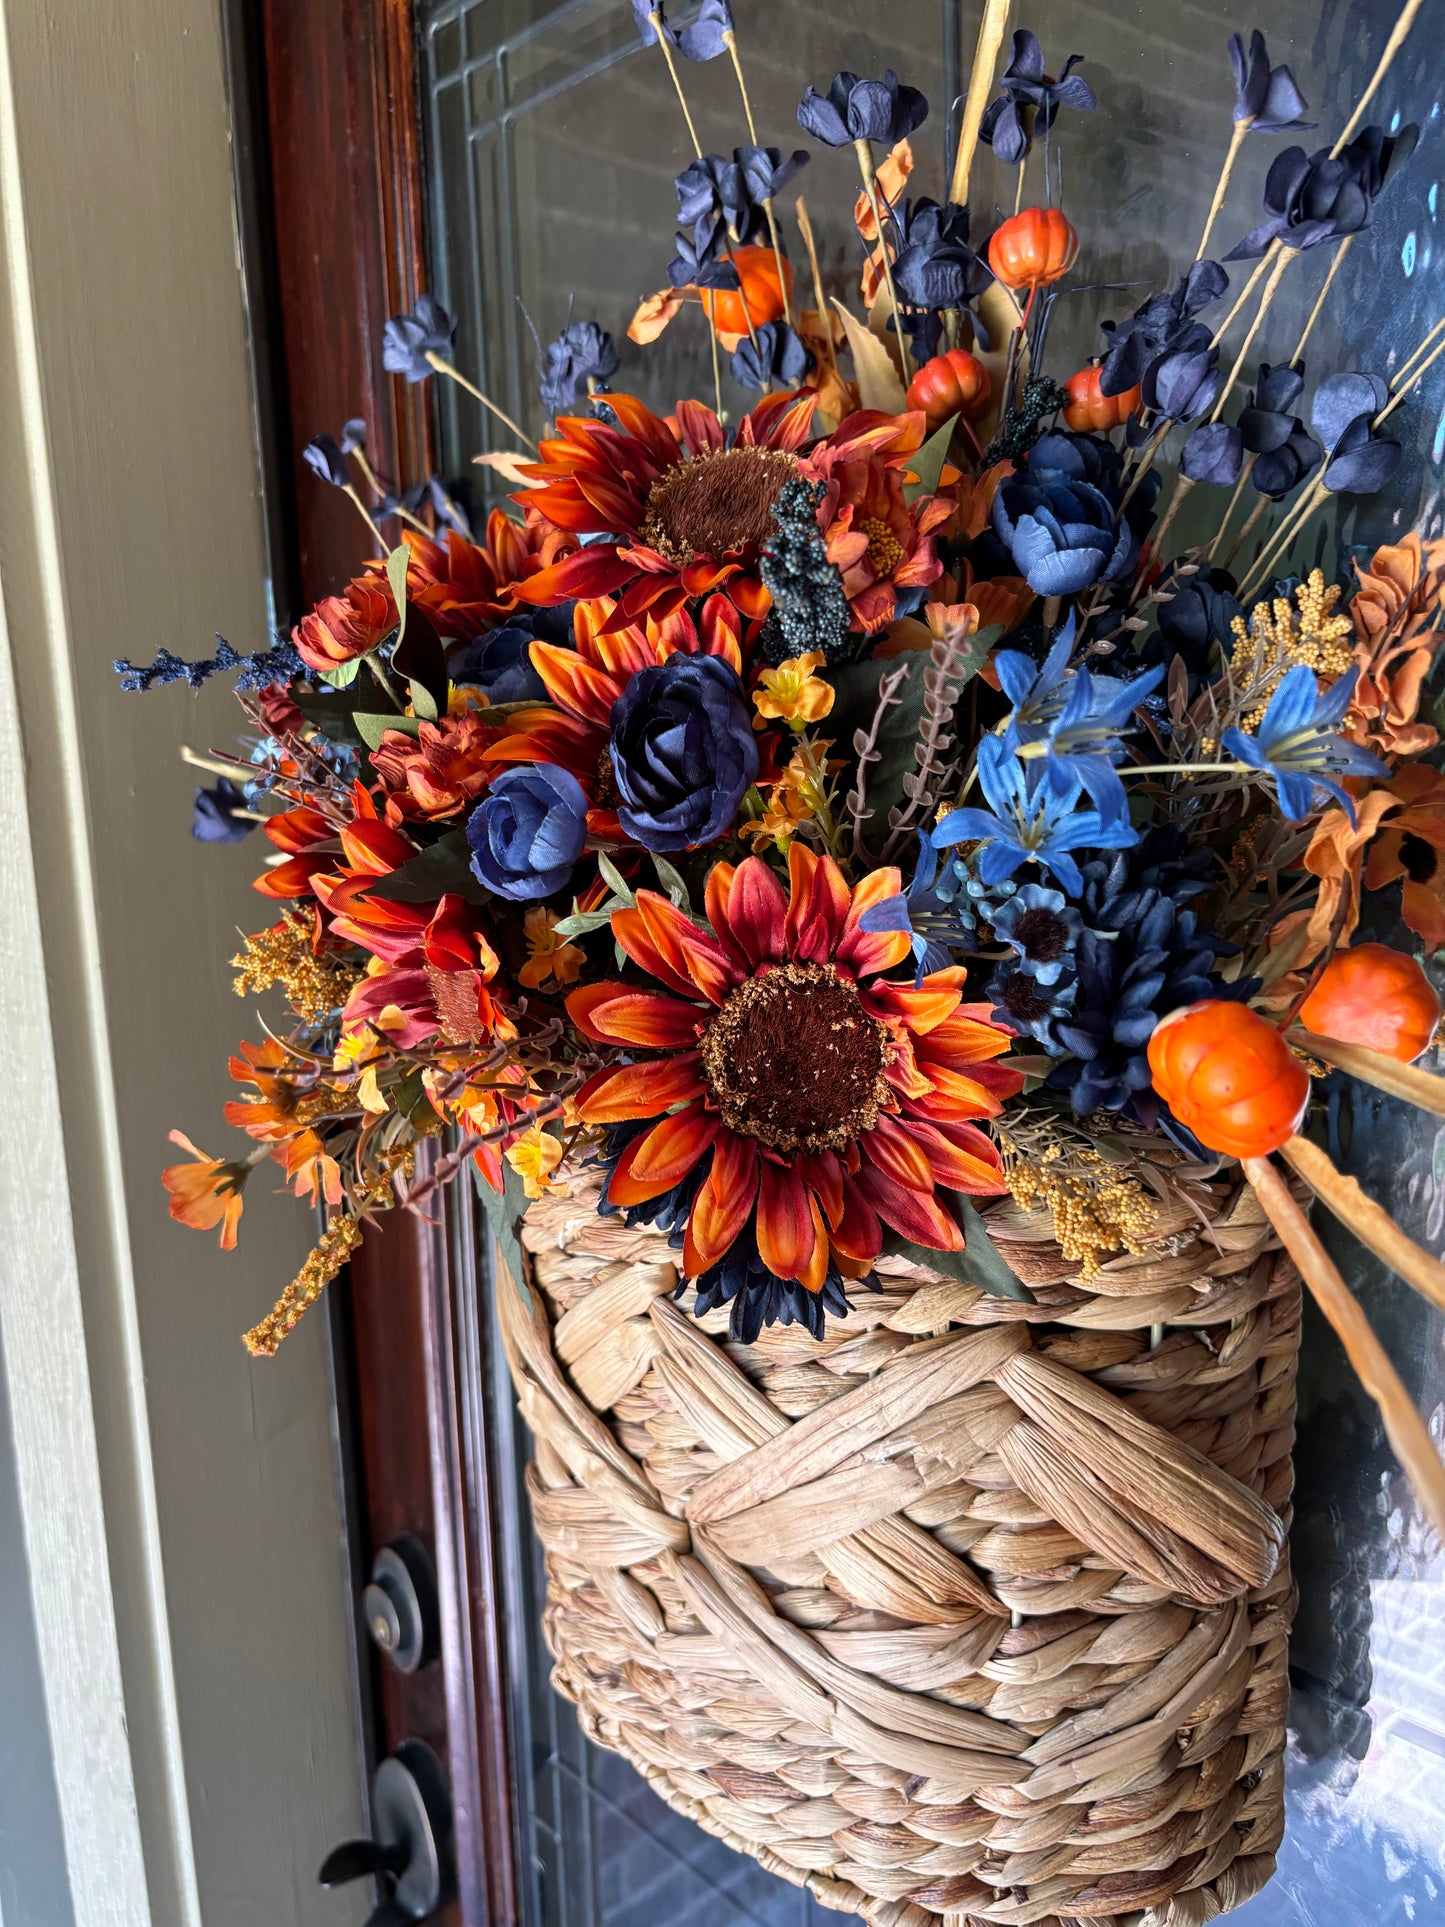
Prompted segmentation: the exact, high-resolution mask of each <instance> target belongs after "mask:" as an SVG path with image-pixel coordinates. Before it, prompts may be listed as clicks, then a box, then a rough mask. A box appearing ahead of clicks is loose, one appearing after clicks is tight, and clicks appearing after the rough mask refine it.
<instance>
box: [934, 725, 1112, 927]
mask: <svg viewBox="0 0 1445 1927" xmlns="http://www.w3.org/2000/svg"><path fill="white" fill-rule="evenodd" d="M978 781H979V787H980V788H981V789H982V791H983V794H984V797H985V799H986V801H987V802H988V804H989V805H990V807H989V809H987V810H979V809H970V808H967V807H965V808H962V809H956V810H950V811H949V812H948V814H947V815H946V816H944V817H943V818H942V819H941V820H940V821H939V822H938V823H936V824H935V825H934V827H933V829H932V831H931V833H930V834H931V836H932V840H933V843H934V845H935V847H936V848H938V849H947V848H949V847H951V846H952V845H953V844H955V843H973V842H978V843H982V844H983V845H984V848H983V849H982V850H981V851H980V853H979V857H978V875H979V879H980V881H981V882H983V883H986V884H987V883H997V882H1001V881H1002V879H1003V878H1004V877H1009V876H1012V875H1013V873H1014V871H1015V870H1017V869H1018V868H1019V867H1020V865H1022V864H1024V863H1029V862H1033V863H1039V864H1042V866H1043V867H1044V868H1045V869H1046V870H1048V871H1050V872H1051V873H1052V875H1053V876H1055V877H1056V878H1057V879H1058V881H1059V883H1060V884H1062V886H1063V888H1064V889H1065V890H1066V891H1067V892H1068V894H1069V895H1070V896H1076V895H1077V894H1078V892H1079V890H1080V888H1081V887H1082V878H1081V877H1080V875H1079V866H1078V864H1077V863H1076V862H1075V861H1074V858H1073V856H1072V855H1071V854H1070V852H1071V851H1074V850H1080V849H1098V850H1119V849H1124V848H1126V847H1127V846H1128V845H1129V844H1131V843H1135V842H1137V841H1138V832H1137V831H1136V830H1135V829H1134V828H1133V826H1132V825H1131V824H1130V823H1129V822H1127V821H1123V822H1117V823H1105V822H1103V821H1102V820H1101V818H1100V816H1099V814H1098V812H1097V811H1095V810H1076V809H1075V808H1074V805H1075V804H1076V803H1077V802H1078V800H1079V797H1080V795H1081V794H1082V793H1083V787H1084V786H1083V784H1082V783H1081V782H1079V781H1078V780H1077V779H1076V780H1075V781H1073V782H1072V783H1070V784H1068V785H1067V787H1065V788H1063V789H1060V788H1058V787H1057V786H1056V785H1055V784H1053V783H1051V782H1048V781H1046V780H1045V778H1044V771H1043V765H1042V763H1040V762H1038V761H1037V760H1035V761H1033V762H1030V763H1028V764H1025V763H1023V762H1021V761H1020V760H1019V757H1018V754H1017V743H1016V740H1015V738H1014V736H1013V732H1012V731H1010V732H1009V733H1008V734H1007V735H1004V736H985V737H984V739H983V741H982V742H981V743H980V744H979V746H978Z"/></svg>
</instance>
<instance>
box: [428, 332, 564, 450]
mask: <svg viewBox="0 0 1445 1927" xmlns="http://www.w3.org/2000/svg"><path fill="white" fill-rule="evenodd" d="M427 360H428V361H429V362H430V363H431V365H432V367H433V368H435V369H436V371H437V373H438V374H439V375H448V376H450V377H451V379H452V380H453V381H454V382H456V384H457V386H458V387H459V388H465V389H466V391H467V393H468V394H469V395H471V396H472V397H473V399H474V400H476V401H479V402H480V403H481V404H482V406H483V408H486V409H489V410H490V411H491V413H492V414H494V415H495V416H496V418H497V420H498V421H499V422H500V423H501V424H502V426H503V427H504V428H510V429H511V431H512V433H513V434H514V435H515V436H516V438H517V440H518V441H519V442H520V443H521V444H522V446H523V448H530V449H531V451H532V453H533V454H534V455H535V454H536V452H537V445H536V443H535V442H534V441H532V439H531V438H530V436H529V435H528V434H527V432H526V430H525V429H523V428H519V427H518V426H517V424H516V422H514V421H513V420H512V418H511V416H510V415H509V414H508V413H507V412H506V410H505V409H502V408H498V406H497V404H496V403H495V402H494V401H493V400H492V398H491V396H490V395H484V394H483V393H482V391H481V389H480V388H478V386H477V384H476V383H475V382H474V381H468V380H467V378H466V376H465V375H464V374H463V373H462V372H461V370H460V369H459V368H454V367H453V366H452V364H451V363H450V362H449V361H447V360H445V359H444V358H443V357H442V356H441V355H439V354H437V352H436V351H435V349H432V350H430V351H429V352H428V354H427Z"/></svg>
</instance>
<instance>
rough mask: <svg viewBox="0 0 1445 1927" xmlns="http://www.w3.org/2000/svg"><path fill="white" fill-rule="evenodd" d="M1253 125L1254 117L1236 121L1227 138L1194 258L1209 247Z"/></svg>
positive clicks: (1201, 256) (1202, 254)
mask: <svg viewBox="0 0 1445 1927" xmlns="http://www.w3.org/2000/svg"><path fill="white" fill-rule="evenodd" d="M1253 125H1254V116H1253V115H1252V114H1251V115H1250V117H1249V119H1248V120H1237V121H1236V122H1235V123H1234V132H1233V133H1232V134H1231V135H1230V137H1229V152H1228V153H1227V154H1226V155H1225V157H1224V165H1223V167H1222V168H1221V169H1220V170H1219V180H1218V181H1217V183H1216V184H1215V189H1214V199H1213V200H1212V201H1211V202H1210V203H1209V213H1208V214H1207V215H1206V216H1205V221H1204V232H1203V234H1201V235H1200V237H1199V248H1198V251H1197V253H1196V254H1195V256H1194V258H1195V260H1196V261H1202V260H1203V259H1204V250H1205V249H1206V248H1207V247H1208V246H1209V237H1210V235H1211V233H1212V232H1213V231H1214V223H1215V222H1216V221H1217V220H1218V219H1219V210H1220V209H1221V208H1222V207H1223V206H1224V197H1225V195H1226V194H1227V193H1228V192H1229V177H1230V175H1231V174H1232V173H1233V172H1234V163H1235V161H1236V160H1237V159H1238V158H1239V150H1240V148H1241V147H1243V145H1244V141H1245V136H1246V135H1247V134H1248V132H1249V130H1250V128H1251V127H1253Z"/></svg>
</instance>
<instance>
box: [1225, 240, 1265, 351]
mask: <svg viewBox="0 0 1445 1927" xmlns="http://www.w3.org/2000/svg"><path fill="white" fill-rule="evenodd" d="M1278 252H1279V242H1278V241H1271V242H1270V244H1269V246H1268V247H1267V248H1266V249H1265V251H1264V253H1263V254H1262V255H1261V256H1260V257H1259V260H1258V261H1257V262H1256V263H1255V268H1254V273H1253V274H1252V275H1250V277H1249V279H1248V280H1247V281H1246V282H1245V284H1244V286H1243V287H1242V288H1241V289H1240V291H1239V296H1238V299H1237V300H1236V301H1235V304H1234V306H1233V307H1232V308H1231V309H1230V311H1229V313H1228V314H1227V315H1226V316H1225V317H1224V319H1223V321H1221V322H1220V324H1219V326H1218V327H1217V328H1216V329H1215V330H1214V333H1213V334H1212V335H1211V336H1210V340H1209V345H1210V347H1211V348H1217V347H1218V346H1219V344H1220V342H1221V341H1223V339H1224V337H1225V336H1226V335H1227V334H1228V333H1229V329H1230V324H1231V323H1232V322H1233V320H1234V317H1235V316H1236V315H1237V314H1238V313H1239V311H1240V309H1241V308H1242V307H1243V306H1244V304H1245V302H1246V301H1248V299H1249V297H1250V296H1251V295H1252V294H1253V293H1254V290H1255V287H1256V285H1257V283H1258V281H1259V278H1260V276H1261V275H1262V274H1263V273H1264V271H1265V269H1266V268H1267V267H1268V266H1269V264H1270V262H1271V261H1272V260H1273V259H1274V257H1275V255H1276V254H1278Z"/></svg>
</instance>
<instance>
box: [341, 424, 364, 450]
mask: <svg viewBox="0 0 1445 1927" xmlns="http://www.w3.org/2000/svg"><path fill="white" fill-rule="evenodd" d="M341 446H342V449H343V450H344V452H345V453H346V454H348V455H349V454H350V453H351V451H352V449H354V448H365V447H366V417H365V416H364V415H353V416H352V418H351V420H350V421H349V422H343V423H342V425H341Z"/></svg>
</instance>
